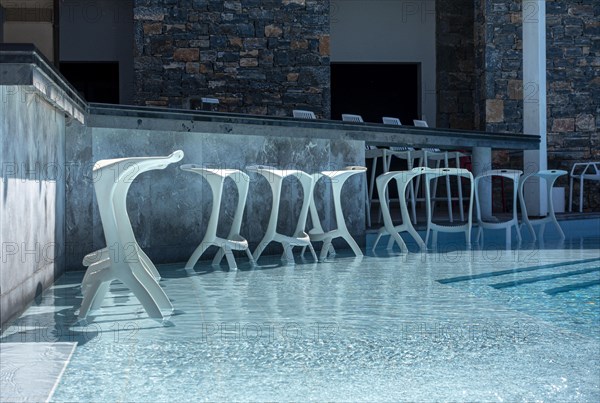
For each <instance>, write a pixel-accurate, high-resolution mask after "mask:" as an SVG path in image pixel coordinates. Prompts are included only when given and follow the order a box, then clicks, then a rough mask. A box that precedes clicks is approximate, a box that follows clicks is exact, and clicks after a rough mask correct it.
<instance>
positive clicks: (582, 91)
mask: <svg viewBox="0 0 600 403" xmlns="http://www.w3.org/2000/svg"><path fill="white" fill-rule="evenodd" d="M546 21H547V33H546V40H547V52H546V54H547V57H548V60H547V68H548V160H549V161H548V165H549V167H552V168H562V169H566V170H569V169H570V168H571V166H572V165H573V163H575V162H579V161H590V160H592V161H598V160H600V136H599V133H600V2H598V1H595V0H548V1H547V2H546ZM575 191H576V192H577V191H578V186H576V187H575ZM585 193H586V197H587V199H586V200H585V201H584V206H585V207H586V208H588V209H594V210H595V211H598V209H599V206H600V184H598V182H588V183H587V184H586V192H585ZM576 194H577V193H576Z"/></svg>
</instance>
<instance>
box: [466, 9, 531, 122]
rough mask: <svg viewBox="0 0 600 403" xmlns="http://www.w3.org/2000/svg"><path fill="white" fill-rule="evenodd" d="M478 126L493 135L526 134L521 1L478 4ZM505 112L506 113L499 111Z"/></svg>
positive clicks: (476, 105)
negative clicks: (518, 90)
mask: <svg viewBox="0 0 600 403" xmlns="http://www.w3.org/2000/svg"><path fill="white" fill-rule="evenodd" d="M474 5H475V18H474V24H475V39H474V45H475V76H476V96H475V123H476V128H479V129H482V130H486V131H492V132H512V133H516V132H522V131H523V100H522V97H521V99H519V97H517V96H515V87H518V86H519V82H522V80H523V62H522V60H523V52H522V28H521V1H519V0H475V1H474ZM499 108H501V109H502V110H499Z"/></svg>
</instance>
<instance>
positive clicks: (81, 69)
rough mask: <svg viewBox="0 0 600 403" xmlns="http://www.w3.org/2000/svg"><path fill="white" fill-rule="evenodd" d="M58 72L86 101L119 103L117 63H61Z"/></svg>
mask: <svg viewBox="0 0 600 403" xmlns="http://www.w3.org/2000/svg"><path fill="white" fill-rule="evenodd" d="M60 72H61V73H62V75H63V76H65V78H66V79H67V81H69V82H70V83H71V84H72V85H73V86H74V87H75V88H76V89H77V91H79V92H80V93H81V94H82V95H83V97H84V98H85V100H86V101H88V102H99V103H105V104H118V103H119V63H118V62H61V63H60Z"/></svg>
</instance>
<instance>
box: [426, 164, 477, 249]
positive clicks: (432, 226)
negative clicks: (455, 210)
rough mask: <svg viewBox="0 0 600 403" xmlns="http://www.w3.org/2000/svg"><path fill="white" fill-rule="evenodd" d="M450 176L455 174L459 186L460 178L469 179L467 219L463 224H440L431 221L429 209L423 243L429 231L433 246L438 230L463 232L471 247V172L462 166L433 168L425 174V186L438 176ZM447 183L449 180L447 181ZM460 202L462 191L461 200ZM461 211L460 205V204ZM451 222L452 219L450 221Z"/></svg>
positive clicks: (435, 242)
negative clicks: (431, 234) (431, 235)
mask: <svg viewBox="0 0 600 403" xmlns="http://www.w3.org/2000/svg"><path fill="white" fill-rule="evenodd" d="M450 176H455V177H457V179H458V186H459V188H460V187H461V185H462V184H461V183H460V178H461V177H463V178H467V179H469V188H470V191H469V209H468V212H467V221H466V222H465V223H464V224H460V225H441V224H437V223H434V222H433V208H431V209H430V213H429V214H427V235H426V236H425V244H426V245H428V244H429V233H430V232H433V240H432V243H433V245H434V247H435V246H436V245H437V233H438V232H464V233H465V241H466V243H467V248H468V249H470V248H471V228H472V226H473V193H474V190H475V183H474V180H473V174H471V172H469V171H468V170H467V169H462V168H439V169H434V170H432V171H429V172H427V174H426V175H425V178H426V180H425V186H426V187H427V188H429V187H430V184H431V181H432V180H436V179H437V178H439V177H445V178H448V177H450ZM447 183H449V180H448V181H447ZM460 202H461V203H462V193H461V200H460ZM461 211H462V205H461ZM451 222H452V221H451Z"/></svg>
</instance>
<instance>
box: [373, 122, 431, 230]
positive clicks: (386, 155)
mask: <svg viewBox="0 0 600 403" xmlns="http://www.w3.org/2000/svg"><path fill="white" fill-rule="evenodd" d="M381 119H382V121H383V124H385V125H392V126H402V122H400V119H398V118H392V117H383V118H381ZM423 155H424V154H423V151H421V150H415V149H414V148H413V147H407V146H391V147H389V150H383V172H384V173H385V172H389V171H390V166H391V164H392V157H395V158H398V159H401V160H404V161H406V166H407V169H408V170H409V171H410V170H411V169H413V168H414V167H415V162H416V161H417V160H419V161H420V162H418V163H417V164H416V166H423V164H422V161H423ZM408 193H409V194H408V197H409V199H410V204H411V206H410V207H411V213H412V222H413V224H416V223H417V207H416V199H415V187H414V184H413V183H411V184H410V186H409V187H408ZM398 197H400V195H398ZM405 197H406V196H405ZM386 202H388V203H389V200H388V198H387V194H386Z"/></svg>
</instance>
